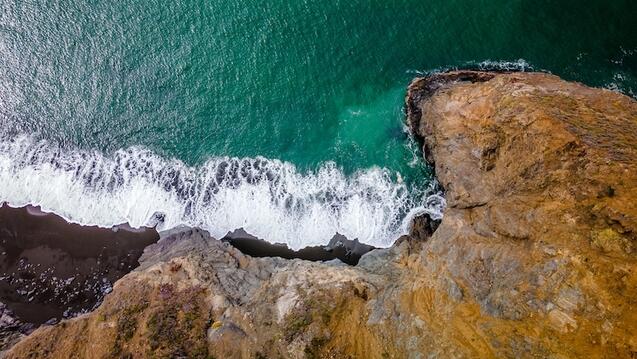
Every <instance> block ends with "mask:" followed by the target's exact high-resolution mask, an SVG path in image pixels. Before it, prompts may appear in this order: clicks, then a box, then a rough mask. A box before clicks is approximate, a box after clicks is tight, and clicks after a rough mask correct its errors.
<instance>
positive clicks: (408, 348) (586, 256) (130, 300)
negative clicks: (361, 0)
mask: <svg viewBox="0 0 637 359" xmlns="http://www.w3.org/2000/svg"><path fill="white" fill-rule="evenodd" d="M406 101H407V112H408V113H407V115H408V119H407V121H408V124H409V126H410V128H411V129H412V131H413V133H414V135H415V136H416V137H418V138H419V139H420V140H421V141H422V143H423V147H424V153H425V155H426V158H427V160H429V161H430V162H431V163H432V164H433V165H434V167H435V172H436V177H437V178H438V181H439V182H440V184H441V186H442V187H443V188H444V190H445V197H446V200H447V204H448V206H447V208H446V211H445V215H444V218H443V219H442V222H441V223H440V225H439V226H438V227H437V228H435V226H430V223H428V221H422V220H420V221H418V223H419V228H417V230H415V231H413V233H412V235H411V236H406V237H405V238H402V239H401V240H399V241H398V242H397V244H396V245H394V247H392V248H390V249H380V250H374V251H371V252H369V253H367V254H365V255H364V256H363V257H362V258H361V260H360V262H359V264H358V265H357V266H345V265H342V264H341V265H339V263H337V262H331V263H318V262H308V261H303V260H298V259H295V260H284V259H280V258H252V257H249V256H246V255H244V254H242V253H241V252H240V251H238V250H237V249H235V248H234V247H232V246H230V245H229V244H227V243H223V242H221V241H218V240H216V239H213V238H211V237H210V235H209V234H208V233H206V232H204V231H201V230H197V229H190V228H182V229H176V230H173V231H171V232H170V233H163V234H162V238H161V239H160V241H159V242H158V243H156V244H153V245H151V246H149V247H148V248H146V250H145V253H144V255H143V256H142V258H141V259H140V263H141V266H140V267H139V268H137V269H136V270H134V271H133V272H131V273H129V274H127V275H126V276H125V277H123V278H122V279H120V280H119V281H118V282H116V283H115V285H114V287H113V291H112V293H110V294H109V295H107V296H106V298H105V300H104V302H103V303H102V305H101V306H100V307H99V308H97V309H96V310H95V311H93V312H92V313H89V314H86V315H82V316H80V317H77V318H74V319H71V320H65V321H62V322H60V323H58V324H56V325H54V326H45V327H41V328H39V329H38V330H36V331H35V332H34V333H33V334H31V335H30V336H28V337H26V338H25V339H23V340H21V341H20V342H19V343H18V344H17V345H16V346H14V347H13V348H12V349H11V351H10V352H8V354H7V357H8V358H24V357H32V358H37V357H41V358H69V357H75V358H112V357H117V358H119V357H126V358H146V357H160V358H177V357H192V358H208V357H215V358H279V357H284V358H303V357H307V358H347V357H351V358H424V357H434V358H435V357H439V358H475V357H511V358H518V357H542V358H544V357H549V358H550V357H553V358H570V357H587V358H603V357H613V358H634V357H635V356H637V335H636V333H637V102H636V101H635V100H633V99H631V98H629V97H627V96H624V95H621V94H619V93H616V92H612V91H608V90H602V89H592V88H589V87H586V86H584V85H581V84H577V83H569V82H565V81H563V80H560V79H559V78H558V77H556V76H552V75H548V74H542V73H488V72H471V71H461V72H449V73H442V74H436V75H431V76H428V77H424V78H418V79H415V80H414V81H413V82H412V84H411V85H410V86H409V90H408V95H407V99H406ZM423 223H424V224H423ZM420 227H422V228H420ZM425 227H426V228H425ZM433 229H435V231H434V232H433V234H431V235H430V233H431V231H432V230H433Z"/></svg>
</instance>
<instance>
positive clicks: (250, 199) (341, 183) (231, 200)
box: [0, 0, 637, 248]
mask: <svg viewBox="0 0 637 359" xmlns="http://www.w3.org/2000/svg"><path fill="white" fill-rule="evenodd" d="M0 8H1V12H0V55H1V56H0V125H1V129H0V134H1V136H2V144H1V145H0V187H1V188H0V201H8V202H9V203H12V204H15V205H21V204H25V203H34V204H39V205H41V206H43V207H44V208H45V209H48V210H51V211H55V212H58V213H60V214H62V215H64V216H65V217H66V218H68V219H70V220H72V221H76V222H80V223H87V224H88V223H93V224H100V225H110V224H113V223H116V222H121V221H128V222H130V223H131V224H134V225H143V224H145V223H147V221H148V220H149V218H150V217H152V216H153V215H155V217H157V216H158V214H159V213H161V215H163V217H164V220H165V223H166V226H167V227H170V226H173V225H177V224H181V223H185V224H189V225H198V226H202V227H204V228H207V229H210V230H211V231H212V232H213V233H214V234H215V235H222V234H223V233H224V232H226V231H228V230H232V229H234V228H233V227H245V228H246V229H248V230H249V231H252V232H254V233H257V234H258V235H259V236H261V237H265V238H266V239H268V240H271V241H274V242H286V243H288V244H289V245H291V246H292V247H295V248H298V247H301V246H303V245H307V244H320V243H325V242H327V241H328V240H329V237H330V233H332V234H333V233H334V232H337V231H338V232H341V233H345V234H346V235H349V236H352V237H358V238H360V239H361V240H363V241H366V242H369V243H372V244H375V245H379V246H387V245H390V244H391V243H392V242H393V240H395V239H396V238H397V236H398V235H399V234H401V233H403V232H404V231H405V228H406V227H405V218H408V217H409V216H410V215H413V214H415V213H421V212H423V211H425V212H426V211H431V212H432V213H433V212H436V213H435V214H434V215H437V214H438V213H437V212H439V211H440V209H441V206H442V205H443V204H442V203H441V201H442V200H441V198H439V197H436V196H435V190H433V192H432V188H431V186H430V185H431V180H432V174H431V170H430V169H429V168H428V167H427V166H426V165H425V164H424V163H423V162H422V161H421V160H420V159H419V158H420V154H419V153H418V148H417V145H416V144H414V143H413V141H412V140H410V139H409V137H408V135H407V134H406V132H405V128H404V124H403V121H404V113H403V99H404V95H405V88H406V86H407V84H408V83H409V81H410V80H411V79H412V78H414V77H415V76H419V75H422V74H425V73H428V72H431V71H440V70H445V69H452V68H475V67H482V68H501V69H512V70H527V71H528V70H542V71H549V72H552V73H554V74H556V75H559V76H561V77H563V78H565V79H567V80H575V81H580V82H583V83H585V84H587V85H590V86H597V87H606V88H610V89H613V90H617V91H621V92H623V93H625V94H627V95H629V96H635V94H637V2H635V1H628V0H611V1H574V0H563V1H552V0H535V1H530V0H507V1H504V0H491V1H485V0H428V1H427V0H424V1H422V0H421V1H415V0H363V1H341V0H334V1H307V0H296V1H294V0H293V1H280V0H269V1H262V0H252V1H248V0H244V1H235V0H229V1H219V0H191V1H185V0H179V1H159V0H134V1H133V0H123V1H102V0H97V1H93V0H91V1H88V0H56V1H47V0H42V1H24V0H20V1H12V0H4V1H3V2H2V3H1V4H0ZM432 195H433V196H432ZM161 215H159V217H161Z"/></svg>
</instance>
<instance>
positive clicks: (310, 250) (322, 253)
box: [221, 229, 375, 265]
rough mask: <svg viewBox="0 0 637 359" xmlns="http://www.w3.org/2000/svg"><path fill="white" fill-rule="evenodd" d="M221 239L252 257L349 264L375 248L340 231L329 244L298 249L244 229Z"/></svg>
mask: <svg viewBox="0 0 637 359" xmlns="http://www.w3.org/2000/svg"><path fill="white" fill-rule="evenodd" d="M221 240H222V241H226V242H228V243H230V244H231V245H232V246H233V247H235V248H237V249H238V250H240V251H241V252H242V253H244V254H247V255H249V256H252V257H280V258H285V259H294V258H298V259H304V260H309V261H323V262H325V261H331V260H334V259H338V260H340V261H341V262H343V263H346V264H349V265H356V264H357V263H358V261H359V260H360V258H361V257H362V256H363V254H365V253H367V252H369V251H371V250H374V249H375V247H373V246H370V245H367V244H364V243H360V242H359V241H358V240H357V239H353V240H350V239H347V238H346V237H345V236H343V235H341V234H338V233H337V234H335V235H334V237H332V239H331V240H330V242H329V243H328V245H327V246H314V247H305V248H302V249H300V250H298V251H295V250H292V249H290V248H288V246H287V245H285V244H280V243H275V244H272V243H269V242H267V241H264V240H262V239H259V238H257V237H255V236H253V235H251V234H249V233H247V232H246V231H245V230H243V229H237V230H235V231H232V232H230V233H228V234H227V235H226V236H225V237H223V238H222V239H221Z"/></svg>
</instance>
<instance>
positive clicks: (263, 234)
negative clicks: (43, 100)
mask: <svg viewBox="0 0 637 359" xmlns="http://www.w3.org/2000/svg"><path fill="white" fill-rule="evenodd" d="M432 188H433V186H432V187H431V188H428V189H425V190H418V191H416V192H418V193H414V191H413V190H412V191H409V190H408V188H407V186H406V185H405V184H403V183H400V182H395V181H392V179H391V176H390V175H389V172H388V171H387V170H384V169H381V168H371V169H367V170H363V171H359V172H357V173H355V174H353V175H351V176H346V175H345V174H344V173H343V172H342V171H341V170H340V169H339V168H338V167H337V166H336V165H335V164H334V163H331V162H329V163H325V164H324V165H322V166H321V167H320V168H319V169H318V170H317V171H313V172H311V171H310V172H307V173H301V172H299V171H298V170H297V169H296V167H295V166H294V165H292V164H290V163H287V162H282V161H279V160H273V159H266V158H263V157H256V158H234V157H216V158H211V159H209V160H208V161H207V162H206V163H205V164H203V165H202V166H199V167H190V166H187V165H185V164H184V163H182V162H181V161H178V160H174V159H172V160H167V159H164V158H162V157H160V156H158V155H156V154H155V153H153V152H151V151H148V150H145V149H142V148H137V147H132V148H128V149H123V150H119V151H117V152H115V153H114V154H113V155H112V156H104V155H103V154H101V153H99V152H96V151H79V150H75V151H68V150H64V149H62V148H61V147H59V146H57V145H55V144H52V143H50V142H47V141H39V142H38V141H34V140H33V139H31V138H29V137H28V136H19V137H17V138H15V139H13V140H2V141H0V199H2V200H4V201H7V202H8V203H10V204H11V205H16V206H22V205H26V204H34V205H40V206H41V207H42V208H43V209H44V210H47V211H52V212H55V213H57V214H59V215H62V216H64V217H65V218H66V219H68V220H69V221H72V222H76V223H80V224H85V225H99V226H112V225H115V224H119V223H123V222H128V223H130V224H131V225H132V226H136V227H138V226H142V225H147V224H149V221H152V220H153V218H156V217H157V213H158V212H160V213H161V214H162V216H163V222H162V223H161V224H160V225H159V228H158V229H160V230H164V229H169V228H172V227H175V226H178V225H181V224H185V225H189V226H196V227H200V228H203V229H206V230H208V231H210V232H211V234H212V235H213V236H216V237H217V238H220V237H222V236H224V235H225V234H226V233H227V232H228V231H231V230H234V229H237V228H241V227H242V228H244V229H245V230H246V231H248V232H249V233H252V234H254V235H256V236H258V237H260V238H264V239H266V240H268V241H271V242H282V243H286V244H287V245H289V246H290V247H291V248H293V249H299V248H302V247H305V246H310V245H322V244H326V243H327V242H328V241H329V239H330V238H331V237H332V236H333V235H334V234H335V233H336V232H339V233H341V234H343V235H345V236H347V237H348V238H358V239H359V240H360V241H361V242H365V243H368V244H371V245H374V246H379V247H386V246H389V245H391V244H392V243H393V241H394V240H396V239H397V238H398V237H399V236H400V235H402V234H404V233H406V232H407V229H408V225H409V221H410V219H411V218H412V217H413V216H414V215H417V214H420V213H423V212H427V213H429V214H431V215H432V217H434V218H440V217H441V211H442V208H443V207H444V200H443V199H442V197H440V196H439V195H437V194H433V190H432Z"/></svg>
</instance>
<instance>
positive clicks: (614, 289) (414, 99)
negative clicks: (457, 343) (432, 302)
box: [407, 72, 637, 357]
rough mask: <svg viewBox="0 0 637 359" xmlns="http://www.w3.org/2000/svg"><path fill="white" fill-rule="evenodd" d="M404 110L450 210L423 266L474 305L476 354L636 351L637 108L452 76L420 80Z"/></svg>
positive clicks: (604, 94) (556, 87)
mask: <svg viewBox="0 0 637 359" xmlns="http://www.w3.org/2000/svg"><path fill="white" fill-rule="evenodd" d="M407 103H408V111H409V119H408V120H409V125H410V127H411V128H412V130H413V131H414V132H415V133H416V134H417V135H418V136H420V137H421V138H422V139H423V140H424V147H425V152H426V153H427V157H428V158H429V159H430V160H431V161H433V162H434V163H435V169H436V177H437V178H438V180H439V181H440V183H441V185H442V186H443V187H444V188H445V190H446V199H447V203H448V208H447V210H446V212H445V218H444V220H443V221H442V224H441V226H440V227H439V228H438V230H437V231H436V233H435V234H434V236H433V237H432V238H431V240H430V241H429V244H428V246H426V248H425V250H424V251H423V253H422V255H423V256H424V257H425V258H424V259H423V261H424V262H427V264H425V267H428V268H431V269H434V268H435V270H434V272H435V273H436V274H437V275H441V274H442V273H445V275H447V276H448V277H449V278H451V279H452V280H454V281H455V282H456V283H457V284H458V286H460V287H461V288H462V291H463V293H465V294H466V295H465V300H466V299H470V300H469V301H471V302H474V303H475V304H476V305H477V307H476V308H474V309H475V311H469V312H468V313H471V315H469V316H468V317H466V318H465V320H462V322H463V323H459V328H458V330H459V332H466V333H471V336H472V339H474V340H469V341H467V342H466V343H467V344H470V343H480V342H482V345H483V348H482V349H478V346H476V348H475V349H476V351H475V352H474V353H476V354H477V353H478V352H482V353H491V354H493V355H496V356H500V355H505V356H520V355H522V356H524V355H528V354H531V353H536V354H539V355H541V356H544V355H549V354H563V355H565V356H567V357H572V356H586V357H591V356H592V357H608V356H615V357H631V356H634V355H635V353H636V352H637V335H635V334H634V333H637V311H636V310H635V309H637V300H636V299H635V295H634V294H635V293H637V265H636V264H637V222H636V221H637V202H636V201H635V199H636V198H637V102H635V101H634V100H633V99H630V98H628V97H626V96H623V95H621V94H618V93H615V92H611V91H607V90H599V89H591V88H588V87H585V86H583V85H580V84H576V83H568V82H564V81H562V80H560V79H559V78H557V77H555V76H552V75H547V74H539V73H524V74H521V73H510V74H492V73H480V72H455V73H448V74H440V75H435V76H432V77H429V78H422V79H416V80H415V81H414V82H412V84H411V85H410V88H409V94H408V98H407ZM432 262H435V263H437V265H436V266H434V264H433V263H432ZM462 305H464V304H462ZM467 315H468V314H467ZM462 316H463V314H460V313H458V314H455V315H452V316H450V317H448V318H449V320H453V319H456V320H458V319H461V317H462ZM452 322H453V321H452ZM465 326H466V327H465ZM462 327H465V329H464V330H462V329H461V328H462ZM463 339H466V338H463Z"/></svg>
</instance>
